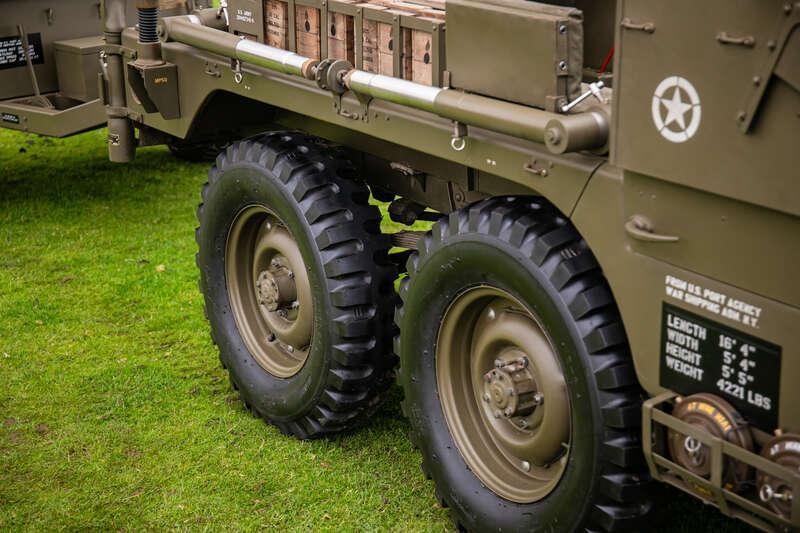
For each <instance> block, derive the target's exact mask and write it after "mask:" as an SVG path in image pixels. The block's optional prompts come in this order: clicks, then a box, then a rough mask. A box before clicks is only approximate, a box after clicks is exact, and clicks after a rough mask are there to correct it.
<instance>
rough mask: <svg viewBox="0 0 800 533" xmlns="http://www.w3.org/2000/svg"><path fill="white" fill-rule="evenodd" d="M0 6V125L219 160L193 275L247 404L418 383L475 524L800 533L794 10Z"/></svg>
mask: <svg viewBox="0 0 800 533" xmlns="http://www.w3.org/2000/svg"><path fill="white" fill-rule="evenodd" d="M134 8H135V9H134ZM159 8H161V12H159ZM0 9H2V12H3V14H4V18H3V20H4V22H3V23H2V25H0V29H2V32H0V69H2V71H1V72H0V80H1V81H2V84H0V99H2V102H0V114H1V116H2V125H3V126H4V127H7V128H12V129H18V130H23V131H29V132H35V133H41V134H47V135H56V136H63V135H69V134H72V133H76V132H78V131H83V130H86V129H90V128H94V127H99V126H101V125H105V126H107V128H108V149H109V155H110V158H111V160H112V161H117V162H127V161H130V160H131V159H132V158H133V157H134V155H135V150H136V148H137V147H138V146H146V145H153V144H167V145H170V146H171V147H172V148H173V150H174V151H175V152H176V153H177V154H178V155H182V156H186V157H202V156H203V155H206V154H208V153H209V152H210V151H213V150H215V147H216V149H217V150H218V152H219V153H218V154H217V155H215V160H214V164H213V166H212V167H211V169H210V171H209V174H208V182H207V183H206V184H205V185H204V186H203V188H202V191H201V194H202V203H201V204H200V206H199V208H198V210H197V216H198V220H199V227H198V228H197V230H196V238H197V243H198V247H199V251H198V253H197V265H198V269H199V272H200V289H201V290H202V292H203V295H204V297H205V312H206V315H207V317H208V320H209V323H210V329H211V335H212V338H213V340H214V342H215V343H216V345H217V346H218V347H219V352H220V359H221V361H222V364H223V366H224V367H225V368H226V369H227V370H228V372H229V374H230V379H231V383H232V385H233V387H234V388H236V389H238V390H239V393H240V395H241V398H242V400H243V401H244V403H245V405H246V406H247V408H248V409H250V410H252V412H253V413H255V414H257V415H258V416H260V417H263V418H264V419H265V420H267V421H268V422H270V423H272V424H274V425H275V426H277V427H278V428H280V429H281V430H282V431H283V432H284V433H286V434H287V435H292V436H295V437H298V438H301V439H309V438H314V437H320V436H324V435H329V434H332V433H334V432H338V431H345V430H352V429H353V428H355V427H357V426H359V425H361V424H363V423H364V422H365V421H366V420H367V419H368V417H369V416H370V414H372V413H373V412H375V410H376V408H377V406H378V405H379V404H380V401H381V399H382V398H383V396H384V393H385V392H386V391H387V389H388V388H389V387H390V385H391V384H392V383H393V381H394V379H395V376H396V377H397V379H398V380H399V383H400V385H402V388H403V390H404V399H403V402H402V407H403V411H404V413H405V415H406V416H407V417H408V419H409V421H410V424H411V428H412V438H413V439H414V442H415V444H416V445H417V446H418V447H419V450H420V452H421V454H422V456H423V460H424V462H423V465H422V466H423V471H424V473H425V475H426V476H428V477H430V478H432V479H433V481H434V483H435V487H436V497H437V498H438V500H439V502H440V503H441V505H443V506H449V507H450V509H451V511H452V515H453V517H454V520H455V523H456V525H457V526H458V527H459V528H462V529H465V530H468V531H492V530H503V531H509V530H514V531H516V530H535V531H539V530H552V531H572V530H578V529H586V530H620V529H631V528H639V527H647V524H646V522H644V523H643V522H642V520H643V519H646V517H647V513H648V511H649V509H650V508H651V506H652V505H653V504H657V503H658V502H654V501H652V500H651V497H650V496H649V490H648V487H651V486H652V485H654V484H655V483H657V482H662V483H667V484H670V485H673V486H675V487H677V488H679V489H681V490H683V491H686V492H688V493H690V494H692V495H694V496H695V497H696V498H698V499H700V500H702V501H703V502H705V503H707V504H712V505H716V506H717V507H718V508H719V510H720V511H721V512H722V513H725V514H726V515H730V516H734V517H737V518H739V519H741V520H744V521H746V522H747V523H749V524H751V525H753V526H755V527H757V528H761V529H764V530H791V529H797V528H798V527H800V498H798V497H795V495H798V494H800V387H799V386H798V383H800V337H799V336H798V334H797V330H796V329H795V328H796V327H797V325H798V323H800V283H799V282H798V270H797V268H798V267H797V265H798V264H800V218H798V216H800V181H799V180H798V179H799V178H800V170H799V169H800V155H799V154H800V150H798V147H800V144H798V141H799V140H800V30H799V29H798V24H800V2H794V1H786V0H780V1H776V0H742V1H740V2H735V3H731V2H727V1H726V0H707V1H705V2H702V3H700V4H698V3H697V2H693V1H691V0H673V1H671V2H662V1H659V0H618V1H614V0H574V1H561V2H546V3H537V2H527V1H523V0H486V1H477V0H447V1H446V2H442V1H440V0H407V1H404V2H403V1H398V0H369V1H365V2H359V1H358V0H282V1H278V0H265V1H262V0H228V2H227V3H225V2H222V7H219V8H217V7H208V6H203V5H200V4H199V3H198V4H197V5H195V4H193V3H191V2H163V1H162V2H158V1H156V0H137V1H136V2H135V3H133V2H131V3H130V5H126V2H125V1H124V0H105V2H104V3H103V4H102V5H99V6H98V4H96V3H91V2H84V1H79V0H65V1H61V2H58V3H56V2H53V1H52V0H27V1H22V0H3V2H2V3H0ZM134 11H135V14H134ZM134 16H136V21H137V22H136V25H135V26H134V25H133V20H134V19H133V17H134ZM101 26H102V37H101V36H98V34H99V33H100V31H99V29H100V27H101ZM371 196H372V197H374V198H375V199H377V200H380V201H383V202H389V203H390V208H389V211H390V213H391V216H392V218H393V219H394V220H395V221H398V222H400V223H403V224H406V225H409V226H410V225H412V224H413V223H414V222H415V221H419V220H422V221H430V222H433V223H435V224H434V225H433V226H432V229H431V230H430V231H428V232H424V233H423V232H419V231H412V230H410V229H409V230H407V231H401V232H399V233H395V234H392V235H385V234H382V233H381V231H380V224H379V223H380V215H379V211H378V209H377V208H376V207H375V206H374V203H370V197H371ZM398 276H399V277H400V282H399V298H398V297H397V295H396V288H395V281H396V279H397V277H398Z"/></svg>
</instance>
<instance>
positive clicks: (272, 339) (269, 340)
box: [267, 333, 275, 342]
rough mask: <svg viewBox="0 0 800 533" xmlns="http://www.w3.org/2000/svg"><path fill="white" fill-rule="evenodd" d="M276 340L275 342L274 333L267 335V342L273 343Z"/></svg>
mask: <svg viewBox="0 0 800 533" xmlns="http://www.w3.org/2000/svg"><path fill="white" fill-rule="evenodd" d="M274 340H275V334H274V333H270V334H269V335H267V342H272V341H274Z"/></svg>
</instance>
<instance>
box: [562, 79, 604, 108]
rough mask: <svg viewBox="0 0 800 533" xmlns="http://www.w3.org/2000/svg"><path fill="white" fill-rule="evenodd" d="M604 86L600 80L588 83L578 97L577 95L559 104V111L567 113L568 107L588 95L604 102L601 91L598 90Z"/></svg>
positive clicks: (576, 103)
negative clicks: (565, 102) (566, 102)
mask: <svg viewBox="0 0 800 533" xmlns="http://www.w3.org/2000/svg"><path fill="white" fill-rule="evenodd" d="M605 86H606V84H605V83H603V82H602V81H596V82H594V83H590V84H589V90H588V91H586V92H585V93H583V94H582V95H580V96H579V97H577V98H576V99H575V100H573V101H571V102H570V103H568V104H565V105H563V106H561V112H562V113H568V112H569V110H570V109H572V108H573V107H575V106H576V105H578V104H580V103H581V102H583V101H584V100H586V99H587V98H589V97H590V96H594V97H595V98H597V99H598V100H599V101H600V103H601V104H605V103H606V99H605V98H604V97H603V93H602V92H600V90H601V89H602V88H603V87H605Z"/></svg>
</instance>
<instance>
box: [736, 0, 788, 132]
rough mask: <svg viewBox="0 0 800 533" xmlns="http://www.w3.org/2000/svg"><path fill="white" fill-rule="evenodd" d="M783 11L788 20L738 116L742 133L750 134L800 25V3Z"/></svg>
mask: <svg viewBox="0 0 800 533" xmlns="http://www.w3.org/2000/svg"><path fill="white" fill-rule="evenodd" d="M782 9H783V14H784V16H785V17H786V18H785V19H784V21H783V24H781V27H780V31H779V32H778V38H777V39H776V40H774V41H769V42H768V43H767V46H766V48H765V50H764V52H763V54H764V56H765V57H763V67H762V68H761V70H760V72H758V73H756V75H755V76H753V78H752V83H753V86H752V88H751V89H750V94H749V96H748V97H747V100H746V104H745V108H744V109H743V110H741V111H739V112H738V113H737V115H736V120H738V121H739V129H740V130H741V131H742V133H749V132H750V128H751V127H752V125H753V120H754V119H755V117H756V114H757V113H758V108H759V107H760V106H761V101H762V100H763V99H764V93H765V92H766V90H767V85H768V84H769V80H770V78H772V75H773V74H774V72H775V68H776V67H777V65H778V60H779V59H780V57H781V52H783V49H784V47H785V46H786V43H787V41H788V40H789V36H791V35H792V32H793V31H794V30H795V28H796V27H797V26H798V25H800V2H795V3H794V4H791V3H788V2H787V3H786V5H784V6H783V8H782Z"/></svg>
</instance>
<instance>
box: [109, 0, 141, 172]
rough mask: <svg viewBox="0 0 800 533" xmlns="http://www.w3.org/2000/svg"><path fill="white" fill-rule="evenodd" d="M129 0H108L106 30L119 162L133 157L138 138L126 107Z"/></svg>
mask: <svg viewBox="0 0 800 533" xmlns="http://www.w3.org/2000/svg"><path fill="white" fill-rule="evenodd" d="M125 2H126V0H105V17H104V20H103V33H104V35H105V39H106V44H107V45H108V46H109V49H108V50H107V51H106V53H107V61H108V102H106V114H107V115H108V157H109V159H110V160H111V161H113V162H115V163H127V162H129V161H132V160H133V157H134V154H135V151H136V137H135V135H134V131H133V122H131V120H130V119H129V118H128V117H127V114H126V113H125V107H126V105H127V100H126V97H125V71H124V69H125V64H124V62H123V58H122V52H121V51H120V50H119V47H120V46H121V45H122V30H123V29H125V7H126V6H125Z"/></svg>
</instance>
